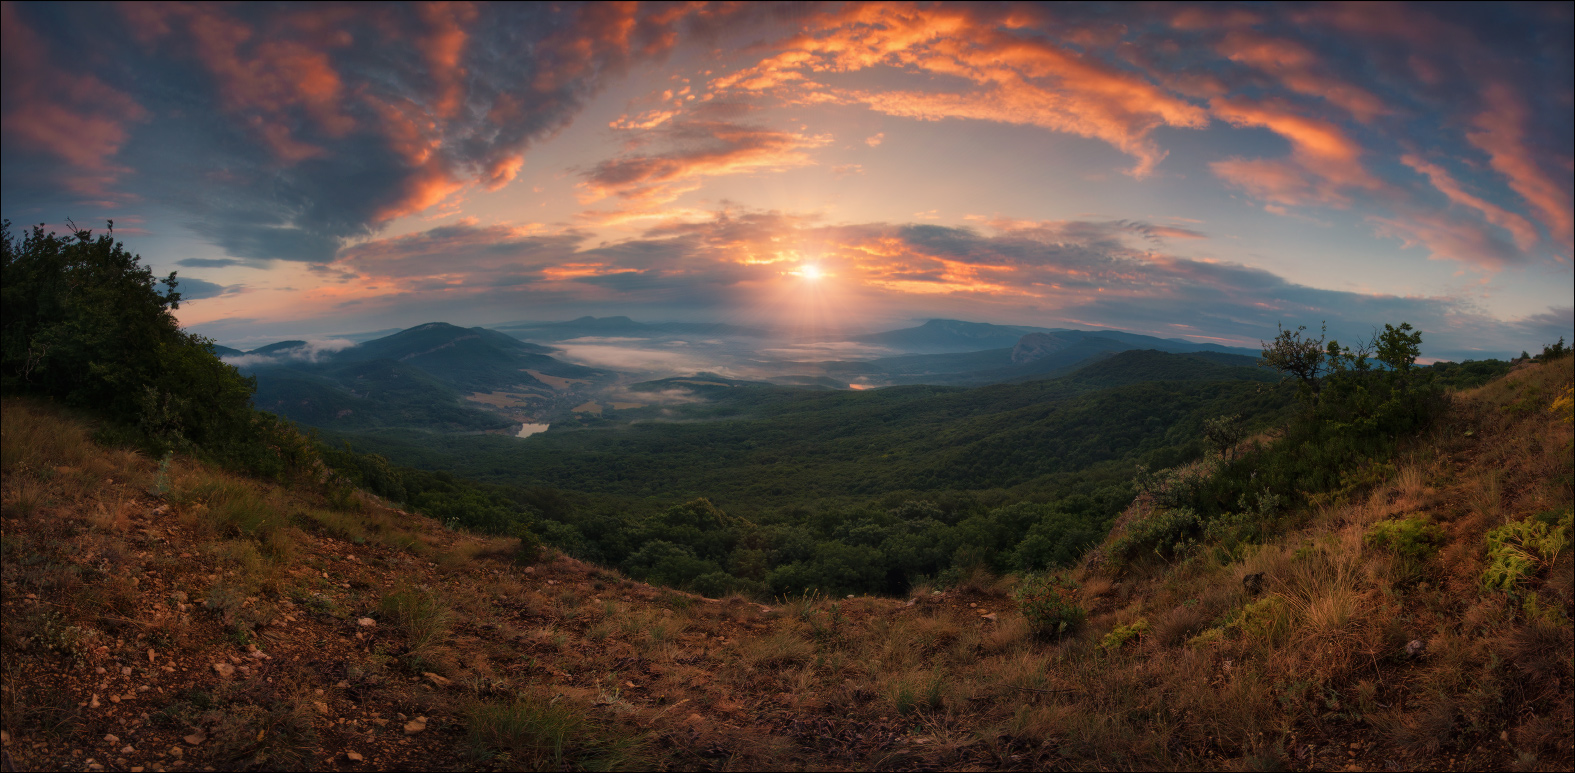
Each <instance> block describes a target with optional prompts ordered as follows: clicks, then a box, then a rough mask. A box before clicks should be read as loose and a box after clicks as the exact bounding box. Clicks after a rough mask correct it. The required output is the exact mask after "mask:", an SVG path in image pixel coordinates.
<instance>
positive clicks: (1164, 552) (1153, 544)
mask: <svg viewBox="0 0 1575 773" xmlns="http://www.w3.org/2000/svg"><path fill="white" fill-rule="evenodd" d="M1202 529H1203V519H1202V518H1199V517H1198V513H1197V511H1195V510H1193V509H1192V508H1190V507H1179V508H1175V509H1167V510H1160V511H1158V512H1155V513H1152V514H1150V515H1149V517H1147V518H1144V519H1142V520H1140V521H1136V522H1134V523H1133V524H1132V526H1131V527H1130V528H1129V529H1127V533H1126V534H1123V535H1121V536H1120V537H1118V538H1117V539H1116V541H1115V542H1113V543H1111V545H1110V559H1111V561H1112V562H1113V563H1114V564H1115V565H1116V566H1121V565H1124V564H1127V563H1129V562H1131V561H1132V560H1134V559H1136V558H1137V557H1138V556H1141V555H1143V554H1145V553H1150V552H1152V553H1154V554H1156V555H1159V556H1161V557H1167V558H1168V557H1174V556H1180V555H1185V554H1186V553H1187V552H1188V551H1190V550H1191V549H1192V548H1193V547H1195V546H1196V544H1197V535H1198V534H1199V532H1200V531H1201V530H1202Z"/></svg>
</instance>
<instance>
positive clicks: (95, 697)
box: [88, 693, 104, 709]
mask: <svg viewBox="0 0 1575 773" xmlns="http://www.w3.org/2000/svg"><path fill="white" fill-rule="evenodd" d="M102 705H104V704H102V703H99V702H98V695H97V694H96V693H95V694H94V695H93V697H92V698H90V699H88V708H90V709H96V708H98V707H99V706H102Z"/></svg>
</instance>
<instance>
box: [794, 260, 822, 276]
mask: <svg viewBox="0 0 1575 773" xmlns="http://www.w3.org/2000/svg"><path fill="white" fill-rule="evenodd" d="M798 273H799V276H802V277H804V278H805V279H819V278H821V277H822V276H825V275H824V274H822V273H821V272H820V266H817V265H815V264H813V263H808V264H805V265H804V266H803V267H802V268H800V269H799V270H798Z"/></svg>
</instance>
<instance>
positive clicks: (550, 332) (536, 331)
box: [493, 316, 771, 341]
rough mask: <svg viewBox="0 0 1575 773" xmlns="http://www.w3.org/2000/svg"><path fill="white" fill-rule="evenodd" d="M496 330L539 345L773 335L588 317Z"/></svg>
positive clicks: (738, 328)
mask: <svg viewBox="0 0 1575 773" xmlns="http://www.w3.org/2000/svg"><path fill="white" fill-rule="evenodd" d="M493 329H494V330H506V331H508V332H509V334H510V335H513V336H517V337H520V338H523V339H534V340H537V341H567V340H569V339H572V338H590V337H628V338H659V337H663V336H675V335H676V336H682V335H704V336H748V337H757V338H758V337H765V336H768V335H770V334H771V332H770V331H768V330H766V329H764V328H754V327H744V326H740V325H729V324H726V323H722V322H636V321H634V320H632V319H630V318H628V317H624V316H616V317H590V316H586V317H580V318H579V319H571V320H569V321H567V322H509V323H505V324H501V325H494V326H493Z"/></svg>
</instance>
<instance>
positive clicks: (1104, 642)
mask: <svg viewBox="0 0 1575 773" xmlns="http://www.w3.org/2000/svg"><path fill="white" fill-rule="evenodd" d="M1146 633H1148V620H1147V619H1145V618H1141V617H1140V618H1138V619H1137V621H1135V622H1132V623H1128V624H1126V625H1121V626H1117V627H1116V628H1115V629H1113V630H1112V631H1111V632H1110V633H1107V634H1105V638H1103V639H1101V640H1100V641H1099V646H1100V648H1101V649H1103V650H1105V651H1106V652H1115V651H1116V650H1119V649H1121V648H1122V647H1125V646H1127V643H1128V642H1130V641H1133V640H1134V639H1137V638H1139V637H1141V636H1143V635H1144V634H1146Z"/></svg>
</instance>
